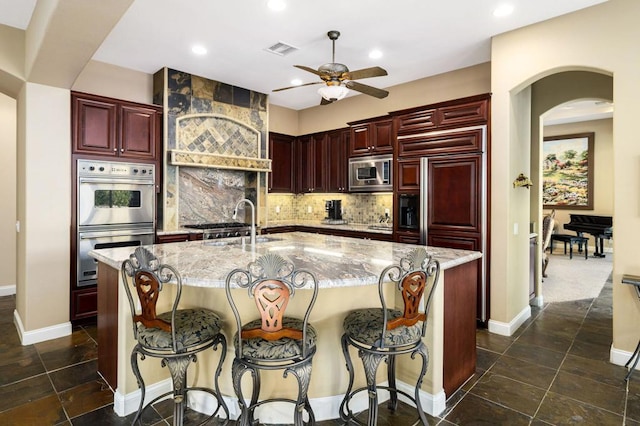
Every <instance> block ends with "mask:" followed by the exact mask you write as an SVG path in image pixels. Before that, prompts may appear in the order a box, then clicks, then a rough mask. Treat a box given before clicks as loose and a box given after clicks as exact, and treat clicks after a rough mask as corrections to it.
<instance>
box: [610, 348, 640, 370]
mask: <svg viewBox="0 0 640 426" xmlns="http://www.w3.org/2000/svg"><path fill="white" fill-rule="evenodd" d="M631 355H633V352H629V351H623V350H620V349H616V348H614V347H613V345H611V350H610V351H609V362H610V363H612V364H615V365H620V366H623V367H624V365H625V364H626V363H627V361H629V358H631ZM635 369H636V370H640V362H638V365H636V368H635Z"/></svg>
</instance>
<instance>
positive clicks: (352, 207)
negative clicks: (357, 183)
mask: <svg viewBox="0 0 640 426" xmlns="http://www.w3.org/2000/svg"><path fill="white" fill-rule="evenodd" d="M327 200H342V218H343V219H344V220H346V221H347V222H349V223H364V224H372V223H377V222H379V221H380V218H381V217H384V215H385V209H388V210H389V223H392V222H393V210H392V206H393V195H392V194H390V193H371V194H339V193H338V194H303V195H301V194H298V195H294V194H268V195H267V223H268V222H269V221H289V220H291V221H295V220H322V219H324V218H325V217H326V212H325V210H324V205H325V201H327Z"/></svg>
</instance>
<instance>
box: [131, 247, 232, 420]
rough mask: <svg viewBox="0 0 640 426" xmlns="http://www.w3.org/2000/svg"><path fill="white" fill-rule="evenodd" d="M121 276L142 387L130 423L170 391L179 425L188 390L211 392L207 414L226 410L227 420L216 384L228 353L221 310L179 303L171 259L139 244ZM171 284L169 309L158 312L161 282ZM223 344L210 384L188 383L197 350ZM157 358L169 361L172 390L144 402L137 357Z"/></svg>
mask: <svg viewBox="0 0 640 426" xmlns="http://www.w3.org/2000/svg"><path fill="white" fill-rule="evenodd" d="M121 274H122V281H123V283H124V287H125V291H126V294H127V299H128V300H129V306H130V308H131V315H132V317H131V318H132V323H133V335H134V337H135V339H136V341H137V344H136V345H135V346H134V348H133V350H132V351H131V369H132V370H133V374H134V375H135V376H136V380H137V382H138V387H139V388H140V404H139V406H138V411H137V413H136V416H135V418H134V419H133V422H132V423H133V424H136V423H140V424H142V414H143V412H144V411H145V407H149V406H151V405H153V404H154V403H155V402H156V401H159V400H161V399H164V398H166V397H169V396H171V397H172V398H173V402H174V404H173V424H174V425H176V426H178V425H182V424H183V421H184V415H185V410H186V408H187V403H188V399H187V394H188V393H189V392H193V391H197V392H206V393H208V394H210V395H212V396H213V397H214V398H215V401H216V405H215V406H214V408H215V410H213V413H212V414H211V415H210V417H209V419H212V418H213V417H216V416H218V414H220V413H222V412H224V418H223V421H224V423H226V422H227V421H228V420H229V409H228V408H227V406H226V404H225V402H224V399H223V398H222V395H221V394H220V387H219V385H218V378H219V377H220V372H221V371H222V363H223V362H224V358H225V355H226V353H227V341H226V339H225V337H224V335H223V334H222V332H221V330H222V320H221V319H220V316H219V315H218V314H216V313H215V312H213V311H211V310H209V309H202V308H191V309H178V307H179V305H180V297H181V294H182V279H181V278H180V274H179V273H178V271H176V270H175V269H174V268H173V267H171V266H169V265H164V264H160V263H159V261H158V259H157V258H156V257H155V256H154V255H153V254H152V253H151V252H150V251H149V250H147V249H146V248H144V247H138V248H136V249H135V251H134V253H133V254H131V256H130V257H129V259H127V260H125V261H124V262H123V263H122V268H121ZM173 284H175V287H176V289H175V290H176V291H175V293H171V294H172V296H171V300H169V302H171V303H170V304H169V306H171V310H169V311H167V312H163V313H161V314H157V313H156V304H157V302H158V299H159V298H160V296H161V293H162V290H163V287H164V286H165V285H173ZM130 287H133V288H134V289H135V290H136V296H137V300H138V302H139V305H137V304H136V303H135V302H134V298H133V297H134V296H133V292H132V291H131V288H130ZM218 346H221V348H222V350H221V351H220V358H219V361H218V365H217V368H216V371H215V374H214V377H213V383H214V389H210V388H206V387H201V386H198V387H196V386H189V385H188V383H187V368H188V366H189V364H192V363H194V362H196V361H197V359H198V358H197V355H198V353H200V352H202V351H204V350H206V349H209V348H213V350H216V349H217V348H218ZM146 357H153V358H159V359H161V360H162V362H161V363H160V365H161V366H162V367H167V368H168V369H169V371H170V375H171V380H172V385H173V386H172V390H171V391H169V392H165V393H163V394H162V395H159V396H157V397H156V398H154V399H153V400H152V401H149V402H147V404H146V406H145V394H146V386H145V383H144V380H143V378H142V374H141V373H140V368H139V367H138V358H140V359H143V360H144V359H145V358H146Z"/></svg>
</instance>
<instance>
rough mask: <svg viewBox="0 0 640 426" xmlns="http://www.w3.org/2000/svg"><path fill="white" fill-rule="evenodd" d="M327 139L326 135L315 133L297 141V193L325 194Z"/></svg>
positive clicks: (301, 137)
mask: <svg viewBox="0 0 640 426" xmlns="http://www.w3.org/2000/svg"><path fill="white" fill-rule="evenodd" d="M326 139H327V138H326V134H325V133H315V134H312V135H305V136H300V137H298V139H297V140H296V147H297V149H296V153H297V154H296V160H297V161H296V167H297V173H296V187H297V192H299V193H311V192H325V188H326V183H325V179H324V167H325V164H326Z"/></svg>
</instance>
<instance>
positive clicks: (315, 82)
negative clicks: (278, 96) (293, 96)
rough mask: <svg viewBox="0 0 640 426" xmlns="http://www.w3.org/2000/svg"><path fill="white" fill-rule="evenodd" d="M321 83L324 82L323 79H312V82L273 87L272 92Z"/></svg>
mask: <svg viewBox="0 0 640 426" xmlns="http://www.w3.org/2000/svg"><path fill="white" fill-rule="evenodd" d="M323 83H324V82H323V81H314V82H313V83H305V84H298V85H297V86H289V87H281V88H280V89H273V90H272V92H280V91H282V90H288V89H295V88H296V87H302V86H312V85H314V84H323Z"/></svg>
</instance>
